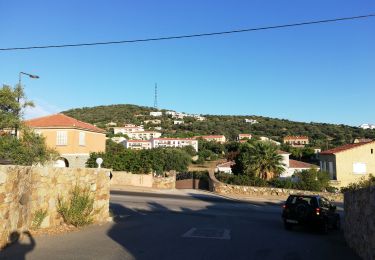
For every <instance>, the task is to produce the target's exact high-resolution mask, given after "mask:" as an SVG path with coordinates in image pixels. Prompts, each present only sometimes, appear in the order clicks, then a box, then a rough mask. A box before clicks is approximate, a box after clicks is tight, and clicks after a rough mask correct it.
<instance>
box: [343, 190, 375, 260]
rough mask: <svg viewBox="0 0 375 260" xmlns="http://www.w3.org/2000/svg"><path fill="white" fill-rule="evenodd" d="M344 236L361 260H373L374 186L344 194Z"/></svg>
mask: <svg viewBox="0 0 375 260" xmlns="http://www.w3.org/2000/svg"><path fill="white" fill-rule="evenodd" d="M344 210H345V224H344V234H345V239H346V241H347V243H348V245H349V246H350V247H351V248H353V249H354V250H355V251H356V252H357V254H358V255H359V256H361V257H362V258H363V259H375V186H373V187H369V188H365V189H361V190H357V191H350V192H345V197H344Z"/></svg>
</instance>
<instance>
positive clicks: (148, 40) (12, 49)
mask: <svg viewBox="0 0 375 260" xmlns="http://www.w3.org/2000/svg"><path fill="white" fill-rule="evenodd" d="M374 16H375V14H367V15H360V16H352V17H342V18H335V19H328V20H316V21H308V22H301V23H292V24H283V25H274V26H266V27H256V28H247V29H238V30H231V31H222V32H211V33H200V34H187V35H177V36H166V37H157V38H145V39H135V40H122V41H107V42H92V43H75V44H61V45H44V46H43V45H42V46H29V47H10V48H0V51H16V50H32V49H51V48H67V47H82V46H95V45H110V44H124V43H137V42H151V41H164V40H176V39H185V38H195V37H207V36H215V35H225V34H233V33H243V32H252V31H261V30H271V29H280V28H287V27H296V26H304V25H311V24H321V23H332V22H339V21H347V20H357V19H365V18H370V17H374Z"/></svg>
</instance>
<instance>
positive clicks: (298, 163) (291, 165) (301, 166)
mask: <svg viewBox="0 0 375 260" xmlns="http://www.w3.org/2000/svg"><path fill="white" fill-rule="evenodd" d="M289 168H295V169H310V168H319V167H318V166H317V165H314V164H310V163H305V162H301V161H296V160H292V159H290V160H289Z"/></svg>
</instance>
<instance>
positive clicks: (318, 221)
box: [282, 195, 340, 233]
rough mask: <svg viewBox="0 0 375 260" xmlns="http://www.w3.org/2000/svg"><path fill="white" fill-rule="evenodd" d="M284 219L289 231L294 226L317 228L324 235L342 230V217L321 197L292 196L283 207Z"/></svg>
mask: <svg viewBox="0 0 375 260" xmlns="http://www.w3.org/2000/svg"><path fill="white" fill-rule="evenodd" d="M282 219H283V221H284V226H285V228H286V229H287V230H291V229H292V228H293V226H294V225H304V226H307V227H311V228H317V229H318V230H319V231H321V232H323V233H327V232H328V230H329V229H330V228H331V229H340V215H339V214H338V213H336V206H335V205H333V204H331V203H330V202H329V200H327V199H326V198H324V197H321V196H314V195H290V196H289V198H288V199H287V201H286V202H285V204H284V205H283V213H282Z"/></svg>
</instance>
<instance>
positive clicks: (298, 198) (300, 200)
mask: <svg viewBox="0 0 375 260" xmlns="http://www.w3.org/2000/svg"><path fill="white" fill-rule="evenodd" d="M297 203H307V204H309V205H311V206H313V207H315V206H316V199H315V198H314V197H304V196H290V197H289V198H288V200H287V204H289V205H294V204H297Z"/></svg>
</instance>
